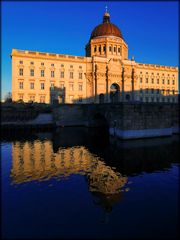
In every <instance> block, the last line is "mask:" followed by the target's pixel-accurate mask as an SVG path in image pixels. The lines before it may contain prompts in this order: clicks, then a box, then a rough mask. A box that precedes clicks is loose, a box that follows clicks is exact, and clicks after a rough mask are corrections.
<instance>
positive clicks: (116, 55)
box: [11, 11, 178, 103]
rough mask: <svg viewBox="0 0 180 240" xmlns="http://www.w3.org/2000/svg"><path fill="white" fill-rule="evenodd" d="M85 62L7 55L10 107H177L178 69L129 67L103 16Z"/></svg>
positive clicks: (118, 37) (118, 34)
mask: <svg viewBox="0 0 180 240" xmlns="http://www.w3.org/2000/svg"><path fill="white" fill-rule="evenodd" d="M85 51H86V56H85V57H82V56H71V55H64V54H55V53H44V52H34V51H29V50H17V49H13V50H12V54H11V57H12V99H13V101H24V102H29V101H31V102H40V103H43V102H44V103H54V102H56V103H57V102H59V103H110V102H111V103H115V102H129V101H133V102H134V101H136V102H177V101H178V99H177V96H178V68H177V67H170V66H161V65H157V64H146V63H138V62H135V60H134V58H133V57H132V58H131V59H129V58H128V45H127V43H126V41H125V39H124V37H123V33H122V31H121V30H120V28H119V27H118V26H117V25H115V24H114V23H112V22H111V18H110V14H109V13H108V12H107V11H106V12H105V13H104V15H103V19H102V22H101V23H100V24H98V25H97V26H96V27H95V28H94V29H93V30H92V32H91V34H90V38H89V41H88V43H87V45H86V47H85Z"/></svg>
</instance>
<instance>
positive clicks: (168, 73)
mask: <svg viewBox="0 0 180 240" xmlns="http://www.w3.org/2000/svg"><path fill="white" fill-rule="evenodd" d="M142 74H143V73H142V72H140V75H142ZM148 74H150V73H149V72H146V75H148ZM151 75H153V76H154V75H155V74H154V73H153V72H152V73H151ZM157 75H158V76H159V73H157ZM162 76H165V74H164V73H162ZM167 76H168V77H169V76H170V75H169V73H168V74H167ZM172 76H173V77H174V74H172Z"/></svg>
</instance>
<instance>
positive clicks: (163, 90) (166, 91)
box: [140, 88, 175, 95]
mask: <svg viewBox="0 0 180 240" xmlns="http://www.w3.org/2000/svg"><path fill="white" fill-rule="evenodd" d="M143 92H145V93H151V94H154V93H155V94H159V93H161V94H165V93H167V94H170V93H172V94H173V95H174V94H175V90H174V89H173V90H170V89H167V90H165V89H161V90H160V89H154V88H152V89H148V88H146V89H145V90H143V89H142V88H140V93H143Z"/></svg>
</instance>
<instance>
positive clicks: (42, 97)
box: [19, 94, 46, 103]
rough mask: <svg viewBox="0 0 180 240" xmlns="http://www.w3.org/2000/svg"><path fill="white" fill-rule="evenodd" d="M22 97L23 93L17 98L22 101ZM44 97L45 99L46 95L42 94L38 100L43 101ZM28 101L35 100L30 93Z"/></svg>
mask: <svg viewBox="0 0 180 240" xmlns="http://www.w3.org/2000/svg"><path fill="white" fill-rule="evenodd" d="M23 98H24V95H23V94H19V100H22V101H23ZM45 99H46V96H45V95H42V96H40V97H39V102H40V103H45ZM29 101H32V102H34V101H35V95H30V96H29Z"/></svg>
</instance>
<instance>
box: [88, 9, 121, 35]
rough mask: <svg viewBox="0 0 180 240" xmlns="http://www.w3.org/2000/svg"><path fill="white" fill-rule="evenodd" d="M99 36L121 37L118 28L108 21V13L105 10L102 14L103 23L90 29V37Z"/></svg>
mask: <svg viewBox="0 0 180 240" xmlns="http://www.w3.org/2000/svg"><path fill="white" fill-rule="evenodd" d="M100 36H115V37H120V38H123V36H122V33H121V31H120V30H119V28H118V27H117V26H116V25H115V24H113V23H110V15H109V13H107V12H106V13H105V14H104V16H103V23H102V24H99V25H98V26H96V27H95V28H94V30H93V31H92V33H91V38H90V39H92V38H96V37H100Z"/></svg>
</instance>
